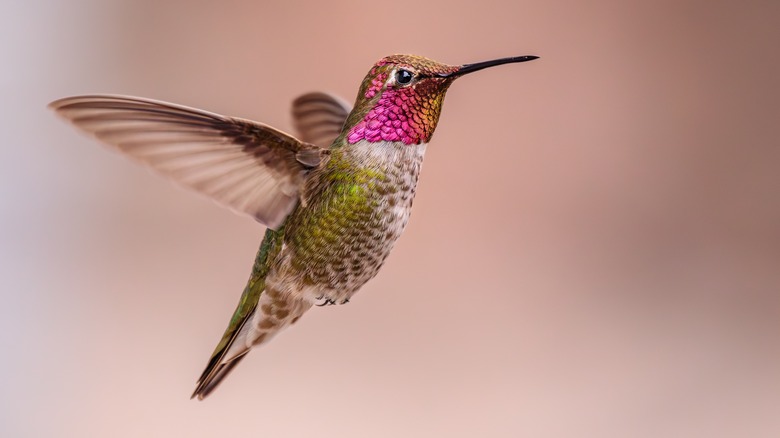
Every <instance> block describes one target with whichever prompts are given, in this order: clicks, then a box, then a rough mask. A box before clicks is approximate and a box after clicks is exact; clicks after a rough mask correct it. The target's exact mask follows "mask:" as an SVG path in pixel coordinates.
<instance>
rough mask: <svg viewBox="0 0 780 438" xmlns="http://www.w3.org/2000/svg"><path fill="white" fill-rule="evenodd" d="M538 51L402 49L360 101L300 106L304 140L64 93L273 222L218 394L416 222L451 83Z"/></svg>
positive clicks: (133, 153) (173, 167)
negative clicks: (424, 169) (480, 55)
mask: <svg viewBox="0 0 780 438" xmlns="http://www.w3.org/2000/svg"><path fill="white" fill-rule="evenodd" d="M537 58H538V57H537V56H516V57H509V58H501V59H495V60H491V61H485V62H477V63H473V64H464V65H448V64H443V63H440V62H436V61H433V60H431V59H427V58H424V57H421V56H415V55H392V56H387V57H385V58H382V59H381V60H379V61H378V62H377V63H376V64H374V65H373V66H372V67H371V69H370V70H369V72H368V74H367V75H366V77H365V78H364V79H363V82H362V83H361V85H360V89H359V91H358V94H357V98H356V100H355V103H354V106H353V107H351V108H350V106H349V105H348V104H346V103H345V102H344V101H343V100H341V99H339V98H337V97H335V96H332V95H330V94H326V93H319V92H314V93H308V94H305V95H303V96H301V97H299V98H297V99H296V100H295V101H294V102H293V120H294V126H295V128H296V130H297V133H298V137H297V138H296V137H294V136H292V135H290V134H287V133H285V132H282V131H280V130H278V129H275V128H273V127H271V126H268V125H265V124H262V123H258V122H254V121H251V120H246V119H241V118H236V117H227V116H223V115H219V114H215V113H211V112H207V111H202V110H199V109H194V108H189V107H186V106H181V105H175V104H171V103H166V102H161V101H157V100H151V99H145V98H137V97H129V96H120V95H84V96H73V97H67V98H63V99H60V100H56V101H54V102H52V103H51V104H50V105H49V106H50V107H51V108H53V109H54V110H55V111H56V112H57V113H58V114H59V115H61V116H62V117H64V118H65V119H66V120H68V121H70V122H71V123H73V124H74V125H75V126H76V127H78V128H79V129H81V130H82V131H85V132H86V133H88V134H91V135H92V136H94V137H96V138H97V139H98V140H100V141H102V142H103V143H105V144H106V145H108V146H109V147H111V148H113V149H115V150H117V151H119V152H121V153H123V154H125V155H127V156H128V157H129V158H131V159H133V160H135V161H138V162H140V163H141V164H144V165H146V166H148V167H150V168H151V169H153V170H155V171H157V172H158V173H161V174H162V175H164V176H166V177H168V178H170V179H172V180H173V181H174V182H177V183H179V184H180V185H183V186H185V187H188V188H191V189H194V190H195V191H197V192H200V193H202V194H205V195H206V196H208V197H210V198H212V199H213V200H215V201H217V202H218V203H220V204H222V205H224V206H227V207H228V208H230V209H232V210H234V211H236V212H238V213H240V214H244V215H248V216H250V217H253V218H254V219H255V220H257V221H258V222H260V223H261V224H262V225H264V226H265V227H266V228H267V229H266V231H265V236H264V238H263V240H262V243H261V244H260V248H259V250H258V252H257V256H256V257H255V261H254V264H253V266H252V270H251V274H250V276H249V280H248V282H247V284H246V287H245V288H244V291H243V293H242V295H241V298H240V300H239V303H238V306H237V308H236V310H235V312H234V313H233V315H232V317H231V318H230V322H229V324H228V326H227V329H226V330H225V333H224V334H223V336H222V339H221V340H220V341H219V343H218V344H217V346H216V348H215V349H214V352H213V353H212V355H211V357H210V359H209V361H208V364H207V366H206V369H205V370H204V371H203V373H202V374H201V376H200V378H199V379H198V381H197V384H196V388H195V391H194V393H193V394H192V398H195V397H197V398H198V399H200V400H202V399H203V398H205V397H206V396H208V395H209V394H210V393H211V392H212V391H213V390H214V389H215V388H216V387H217V386H218V385H219V384H220V382H222V380H223V379H224V378H225V376H227V375H228V374H229V373H230V371H231V370H232V369H233V368H234V367H235V366H236V365H237V364H238V363H239V362H240V361H241V360H242V359H243V358H244V357H245V356H246V354H247V353H248V352H249V350H250V349H252V348H253V347H254V346H257V345H260V344H263V343H265V342H268V341H269V340H270V339H271V338H273V337H274V336H275V335H276V334H277V333H278V332H279V331H280V330H282V329H283V328H285V327H287V326H289V325H292V324H295V322H296V321H297V320H298V319H299V318H300V317H301V316H302V315H303V314H304V313H306V312H307V311H308V310H309V309H310V308H312V307H313V306H329V305H334V304H345V303H347V302H349V300H350V298H352V296H353V295H354V294H355V293H356V292H357V291H358V290H359V289H360V288H361V287H362V286H363V285H364V284H365V283H366V282H367V281H369V280H370V279H372V278H373V277H374V276H375V275H376V274H377V272H378V271H379V269H380V267H381V266H382V264H383V263H384V261H385V259H386V258H387V256H388V255H389V254H390V251H391V249H392V248H393V245H394V243H395V242H396V240H397V239H398V238H399V237H400V235H401V233H402V231H403V230H404V228H405V227H406V224H407V222H408V220H409V215H410V213H411V210H412V202H413V200H414V195H415V191H416V187H417V180H418V177H419V175H420V168H421V166H422V162H423V157H424V155H425V149H426V146H427V144H428V142H429V141H430V140H431V136H432V135H433V132H434V130H435V129H436V125H437V123H438V121H439V115H440V113H441V108H442V102H443V100H444V96H445V94H446V92H447V89H448V88H449V87H450V85H451V84H452V82H453V81H454V80H455V79H457V78H459V77H461V76H464V75H466V74H469V73H473V72H476V71H479V70H482V69H485V68H488V67H494V66H498V65H502V64H509V63H518V62H526V61H531V60H534V59H537Z"/></svg>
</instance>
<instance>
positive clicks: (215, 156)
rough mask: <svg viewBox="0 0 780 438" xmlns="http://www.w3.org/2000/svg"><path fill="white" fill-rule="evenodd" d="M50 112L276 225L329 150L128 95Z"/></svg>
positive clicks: (80, 100) (253, 125) (68, 103)
mask: <svg viewBox="0 0 780 438" xmlns="http://www.w3.org/2000/svg"><path fill="white" fill-rule="evenodd" d="M50 107H52V108H53V109H54V110H56V111H57V113H59V114H60V115H62V116H63V117H65V118H66V119H67V120H69V121H70V122H72V123H73V124H74V125H76V126H77V127H79V128H80V129H82V130H84V131H85V132H87V133H89V134H92V135H94V136H95V137H97V138H98V139H100V140H101V141H103V142H104V143H106V144H108V145H109V146H111V147H113V148H116V149H118V150H119V151H121V152H123V153H124V154H127V155H128V156H130V157H131V158H133V159H135V160H137V161H140V162H141V163H143V164H146V165H148V166H149V167H151V168H152V169H154V170H156V171H158V172H160V173H162V174H163V175H165V176H168V177H170V178H171V179H173V180H174V181H176V182H178V183H181V184H182V185H184V186H186V187H190V188H193V189H195V190H197V191H199V192H201V193H203V194H205V195H207V196H209V197H211V198H213V199H214V200H216V201H217V202H219V203H220V204H223V205H225V206H227V207H229V208H231V209H232V210H234V211H237V212H239V213H245V214H248V215H250V216H253V217H254V218H255V219H257V220H258V221H260V222H261V223H263V224H264V225H266V226H268V227H269V228H273V229H276V228H277V227H278V226H279V225H281V223H282V222H284V219H285V218H286V217H287V215H288V214H289V213H290V212H291V211H292V209H293V208H295V205H296V203H297V202H298V191H299V189H300V187H301V185H302V183H303V178H304V176H305V174H306V172H307V171H308V170H309V169H311V168H313V167H316V166H317V165H318V164H319V162H320V160H321V159H322V157H323V155H324V154H326V153H327V150H325V149H322V148H319V147H317V146H314V145H312V144H307V143H302V142H300V141H299V140H297V139H296V138H294V137H292V136H290V135H288V134H285V133H284V132H281V131H278V130H276V129H274V128H271V127H269V126H266V125H263V124H260V123H257V122H252V121H250V120H243V119H238V118H232V117H225V116H221V115H219V114H214V113H209V112H206V111H201V110H197V109H193V108H188V107H185V106H180V105H174V104H170V103H166V102H159V101H155V100H150V99H140V98H136V97H126V96H110V95H95V96H75V97H68V98H65V99H60V100H57V101H55V102H52V103H51V104H50Z"/></svg>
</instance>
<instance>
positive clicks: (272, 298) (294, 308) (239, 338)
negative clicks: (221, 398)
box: [192, 290, 311, 400]
mask: <svg viewBox="0 0 780 438" xmlns="http://www.w3.org/2000/svg"><path fill="white" fill-rule="evenodd" d="M310 308H311V304H310V303H308V302H305V301H302V300H298V299H292V298H286V297H283V296H282V295H281V294H279V293H278V292H275V291H273V290H266V291H263V292H262V294H261V295H260V298H259V300H258V303H257V306H256V308H255V309H254V311H253V312H252V314H251V315H250V316H248V317H247V318H245V320H244V321H243V324H242V325H241V327H239V328H238V330H236V331H235V334H233V335H232V337H231V339H230V340H229V341H228V342H224V340H225V337H227V336H228V333H227V332H226V333H225V337H223V342H220V345H218V346H217V350H216V351H215V352H214V354H213V355H212V356H211V359H210V360H209V363H208V365H207V366H206V369H205V370H204V371H203V374H202V375H201V376H200V379H198V384H197V387H196V388H195V392H193V394H192V398H195V397H197V398H198V399H199V400H203V399H204V398H205V397H206V396H208V395H209V393H211V391H213V390H214V388H216V387H217V385H219V383H220V382H221V381H222V380H223V379H224V378H225V377H226V376H227V375H228V374H229V373H230V371H231V370H232V369H233V368H234V367H235V366H236V365H238V363H239V362H240V361H241V359H243V358H244V357H245V356H246V354H247V353H249V350H250V349H251V348H252V347H254V346H255V345H259V344H263V343H266V342H268V341H269V340H271V338H273V337H274V336H275V335H276V334H277V333H279V332H280V331H281V330H282V329H283V328H285V327H287V326H288V325H291V324H294V323H295V322H296V321H297V320H298V318H300V317H301V316H302V315H303V314H304V313H306V311H307V310H309V309H310ZM228 330H230V327H229V328H228ZM223 344H224V346H223Z"/></svg>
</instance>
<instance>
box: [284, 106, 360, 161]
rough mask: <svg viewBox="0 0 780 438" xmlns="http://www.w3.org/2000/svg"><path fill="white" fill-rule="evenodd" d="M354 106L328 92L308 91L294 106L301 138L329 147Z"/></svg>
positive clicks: (295, 119) (296, 123) (294, 121)
mask: <svg viewBox="0 0 780 438" xmlns="http://www.w3.org/2000/svg"><path fill="white" fill-rule="evenodd" d="M350 111H352V107H351V106H350V105H349V104H348V103H346V102H344V101H343V100H342V99H340V98H338V97H336V96H334V95H332V94H328V93H320V92H314V93H306V94H304V95H302V96H300V97H299V98H297V99H295V101H294V102H293V106H292V115H293V124H294V126H295V130H296V132H297V133H298V135H299V136H300V138H301V139H302V140H303V141H305V142H308V143H312V144H316V145H318V146H320V147H323V148H327V147H329V146H330V144H331V143H333V140H335V139H336V137H338V136H339V134H340V133H341V130H342V129H343V128H344V122H346V121H347V116H349V113H350Z"/></svg>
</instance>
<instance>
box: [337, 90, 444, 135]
mask: <svg viewBox="0 0 780 438" xmlns="http://www.w3.org/2000/svg"><path fill="white" fill-rule="evenodd" d="M372 85H374V84H372ZM380 87H381V85H380ZM377 91H379V90H377V89H376V88H375V87H371V88H370V89H369V90H368V91H367V92H366V97H367V98H371V97H373V96H374V95H376V93H377ZM369 94H370V96H369ZM432 105H435V103H434V102H431V101H430V100H428V99H424V98H423V99H421V98H420V96H419V95H418V94H417V93H416V92H415V90H414V89H413V88H405V89H400V90H398V89H393V88H387V89H385V91H384V92H383V93H382V95H381V97H380V98H379V100H378V101H377V103H376V105H375V106H374V108H372V109H371V110H370V111H369V112H368V114H366V116H365V117H364V118H363V120H361V121H360V123H358V124H357V125H355V126H354V127H353V128H352V129H351V130H350V131H349V134H347V141H348V142H349V143H351V144H354V143H357V142H359V141H361V140H367V141H370V142H379V141H389V142H403V143H404V144H407V145H412V144H420V143H427V142H428V140H429V139H430V138H431V135H432V134H433V129H434V127H435V125H436V119H438V117H437V115H438V114H436V115H434V111H436V109H435V108H432Z"/></svg>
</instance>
